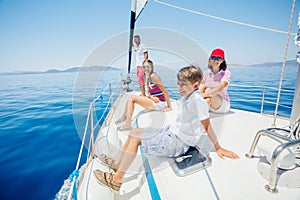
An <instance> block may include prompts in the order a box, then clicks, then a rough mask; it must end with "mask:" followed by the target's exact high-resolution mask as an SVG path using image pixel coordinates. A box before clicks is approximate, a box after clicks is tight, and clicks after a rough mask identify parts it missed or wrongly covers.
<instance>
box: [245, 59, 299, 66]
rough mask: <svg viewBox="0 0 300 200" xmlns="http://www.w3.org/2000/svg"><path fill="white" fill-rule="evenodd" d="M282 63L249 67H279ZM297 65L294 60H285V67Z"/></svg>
mask: <svg viewBox="0 0 300 200" xmlns="http://www.w3.org/2000/svg"><path fill="white" fill-rule="evenodd" d="M282 64H283V62H266V63H259V64H253V65H249V66H252V67H281V66H282ZM298 65H299V64H298V63H297V61H296V60H287V61H286V64H285V66H286V67H296V66H298Z"/></svg>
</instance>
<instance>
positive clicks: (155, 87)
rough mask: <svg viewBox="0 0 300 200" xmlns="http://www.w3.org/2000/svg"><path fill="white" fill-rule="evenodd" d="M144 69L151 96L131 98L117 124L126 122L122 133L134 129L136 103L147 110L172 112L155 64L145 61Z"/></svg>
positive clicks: (166, 92)
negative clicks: (132, 122) (155, 69)
mask: <svg viewBox="0 0 300 200" xmlns="http://www.w3.org/2000/svg"><path fill="white" fill-rule="evenodd" d="M143 68H144V72H145V77H149V84H148V85H147V86H146V87H148V88H147V89H149V93H150V95H149V94H148V95H147V94H146V95H147V96H137V95H132V96H130V97H129V99H128V101H127V104H126V108H125V111H124V113H123V115H122V117H121V118H120V119H118V120H117V121H116V122H115V123H116V124H117V125H118V124H120V123H122V122H124V121H126V122H125V124H124V125H123V126H121V127H119V128H118V130H120V131H130V130H131V129H132V127H131V120H132V114H133V111H134V105H135V104H136V103H137V104H139V105H140V106H142V107H144V108H146V109H147V110H160V111H164V112H167V111H170V110H172V109H171V102H170V98H169V94H168V91H167V89H166V88H165V86H164V85H163V83H162V81H161V79H160V78H159V76H158V75H157V74H156V73H155V72H153V62H152V61H151V60H146V61H144V63H143ZM146 81H147V80H146ZM146 91H147V90H146Z"/></svg>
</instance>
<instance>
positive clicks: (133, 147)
mask: <svg viewBox="0 0 300 200" xmlns="http://www.w3.org/2000/svg"><path fill="white" fill-rule="evenodd" d="M142 134H143V129H141V128H138V129H133V130H132V131H131V132H130V134H129V136H128V138H127V140H126V143H125V145H124V147H123V150H122V154H121V155H120V158H119V159H118V161H117V163H119V169H118V171H117V172H116V173H115V174H114V175H113V181H114V182H115V183H121V182H122V180H123V177H124V175H125V173H126V171H127V170H128V168H129V167H130V165H131V164H132V162H133V161H134V159H135V157H136V153H137V151H138V147H139V145H140V144H141V136H142Z"/></svg>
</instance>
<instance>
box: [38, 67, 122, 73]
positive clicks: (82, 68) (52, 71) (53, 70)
mask: <svg viewBox="0 0 300 200" xmlns="http://www.w3.org/2000/svg"><path fill="white" fill-rule="evenodd" d="M116 70H117V71H119V70H120V69H118V68H114V67H108V66H90V67H72V68H69V69H66V70H56V69H50V70H48V71H46V72H43V73H67V72H78V71H81V72H95V71H116Z"/></svg>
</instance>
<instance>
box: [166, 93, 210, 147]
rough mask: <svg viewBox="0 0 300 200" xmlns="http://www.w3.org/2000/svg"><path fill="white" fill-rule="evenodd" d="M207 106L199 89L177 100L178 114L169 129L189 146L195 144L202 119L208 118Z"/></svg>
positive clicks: (200, 132) (200, 131)
mask: <svg viewBox="0 0 300 200" xmlns="http://www.w3.org/2000/svg"><path fill="white" fill-rule="evenodd" d="M208 110H209V107H208V105H207V102H206V101H205V100H204V99H203V97H202V95H201V94H200V92H199V90H196V91H194V92H193V93H192V94H191V95H190V96H189V97H187V98H186V97H182V98H181V99H180V100H178V114H177V118H176V120H175V122H174V123H172V124H171V125H170V129H169V131H171V132H172V133H174V134H176V135H177V136H178V138H179V139H180V140H181V141H182V142H184V143H185V144H188V145H190V146H195V145H196V144H197V143H198V141H199V140H200V137H201V134H202V132H203V125H202V123H201V121H202V120H205V119H207V118H209V112H208Z"/></svg>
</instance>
